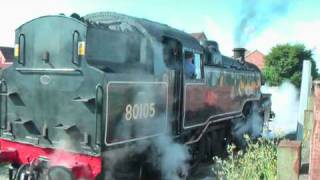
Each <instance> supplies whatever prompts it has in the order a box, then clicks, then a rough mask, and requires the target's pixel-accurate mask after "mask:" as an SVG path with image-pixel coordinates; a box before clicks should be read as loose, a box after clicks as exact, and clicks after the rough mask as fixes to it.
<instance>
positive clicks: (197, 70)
mask: <svg viewBox="0 0 320 180" xmlns="http://www.w3.org/2000/svg"><path fill="white" fill-rule="evenodd" d="M194 66H195V78H196V79H201V57H200V54H198V53H195V54H194Z"/></svg>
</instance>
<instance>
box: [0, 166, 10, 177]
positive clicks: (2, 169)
mask: <svg viewBox="0 0 320 180" xmlns="http://www.w3.org/2000/svg"><path fill="white" fill-rule="evenodd" d="M0 180H8V170H7V166H6V165H0Z"/></svg>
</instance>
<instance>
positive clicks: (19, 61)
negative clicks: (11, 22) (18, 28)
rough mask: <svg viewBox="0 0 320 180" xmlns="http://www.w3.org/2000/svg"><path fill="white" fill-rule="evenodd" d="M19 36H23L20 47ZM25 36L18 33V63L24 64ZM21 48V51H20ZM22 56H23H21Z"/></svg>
mask: <svg viewBox="0 0 320 180" xmlns="http://www.w3.org/2000/svg"><path fill="white" fill-rule="evenodd" d="M21 37H23V46H22V48H21ZM25 45H26V36H25V35H24V34H20V36H19V51H18V53H19V54H18V63H19V64H22V65H25V59H26V56H25V55H26V54H25V50H26V46H25ZM21 50H22V53H21ZM22 56H23V58H21V57H22Z"/></svg>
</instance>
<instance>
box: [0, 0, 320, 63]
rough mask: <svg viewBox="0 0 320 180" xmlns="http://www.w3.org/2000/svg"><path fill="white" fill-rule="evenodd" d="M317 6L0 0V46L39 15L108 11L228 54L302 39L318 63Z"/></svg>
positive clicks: (201, 0)
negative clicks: (196, 36) (195, 37)
mask: <svg viewBox="0 0 320 180" xmlns="http://www.w3.org/2000/svg"><path fill="white" fill-rule="evenodd" d="M319 7H320V1H319V0H303V1H302V0H224V1H222V0H86V1H85V0H10V1H5V0H0V22H1V24H0V46H14V31H15V29H16V28H17V27H19V26H20V25H21V24H23V23H25V22H26V21H28V20H31V19H34V18H37V17H40V16H44V15H55V14H59V13H64V14H66V15H70V14H71V13H73V12H77V13H78V14H80V15H81V16H83V15H86V14H88V13H93V12H98V11H113V12H118V13H124V14H127V15H131V16H135V17H141V18H146V19H150V20H153V21H156V22H161V23H164V24H168V25H169V26H172V27H174V28H177V29H180V30H183V31H185V32H188V33H192V32H205V34H206V35H207V37H208V38H209V39H211V40H215V41H217V42H218V43H219V47H220V50H221V52H222V53H223V54H226V55H229V56H230V55H232V48H234V47H236V46H243V47H245V48H247V49H248V50H251V51H252V50H256V49H257V50H260V51H261V52H263V53H265V54H267V53H268V52H270V50H271V48H272V47H274V46H275V45H277V44H284V43H303V44H305V46H306V47H307V48H308V49H311V50H312V51H313V54H314V59H315V60H316V61H319V57H320V10H319ZM246 20H247V21H246ZM243 24H245V25H247V26H246V27H245V28H242V31H240V30H239V25H243ZM239 34H240V35H241V34H242V35H243V34H245V38H243V42H242V43H239V42H236V41H235V39H237V38H236V37H239ZM241 37H242V36H241ZM318 67H319V66H318Z"/></svg>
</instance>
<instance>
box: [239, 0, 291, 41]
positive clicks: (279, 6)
mask: <svg viewBox="0 0 320 180" xmlns="http://www.w3.org/2000/svg"><path fill="white" fill-rule="evenodd" d="M292 2H293V1H292V0H265V1H263V0H261V1H258V0H242V3H241V7H240V13H241V14H240V18H239V21H237V22H236V26H235V29H234V44H235V46H236V47H245V45H246V44H247V43H248V42H249V41H250V40H251V39H252V38H253V37H254V36H256V35H259V33H261V32H262V31H263V30H264V29H265V28H266V27H268V26H269V25H270V24H271V23H272V21H274V20H276V19H277V18H279V17H281V16H284V15H286V14H287V13H288V10H289V6H290V4H291V3H292Z"/></svg>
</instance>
